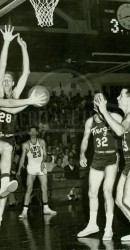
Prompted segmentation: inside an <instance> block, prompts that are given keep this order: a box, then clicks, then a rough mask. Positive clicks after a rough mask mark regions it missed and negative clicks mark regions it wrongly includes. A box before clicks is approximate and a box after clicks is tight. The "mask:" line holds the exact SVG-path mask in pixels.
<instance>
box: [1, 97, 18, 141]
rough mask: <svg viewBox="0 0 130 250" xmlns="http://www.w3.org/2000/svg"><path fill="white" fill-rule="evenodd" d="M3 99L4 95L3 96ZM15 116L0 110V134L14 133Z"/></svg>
mask: <svg viewBox="0 0 130 250" xmlns="http://www.w3.org/2000/svg"><path fill="white" fill-rule="evenodd" d="M4 98H5V99H7V98H6V96H5V97H4ZM15 121H16V116H15V115H13V114H11V113H8V112H5V111H2V110H0V134H1V136H7V137H8V136H9V135H12V134H14V131H15Z"/></svg>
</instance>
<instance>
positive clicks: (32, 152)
mask: <svg viewBox="0 0 130 250" xmlns="http://www.w3.org/2000/svg"><path fill="white" fill-rule="evenodd" d="M28 142H29V151H28V153H27V157H28V165H27V171H28V173H29V174H32V175H36V174H38V173H41V162H42V160H43V148H42V147H41V145H40V143H39V141H38V140H37V142H36V144H34V145H33V144H32V143H31V142H30V141H28ZM41 175H42V174H41Z"/></svg>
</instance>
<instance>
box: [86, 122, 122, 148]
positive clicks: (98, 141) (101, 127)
mask: <svg viewBox="0 0 130 250" xmlns="http://www.w3.org/2000/svg"><path fill="white" fill-rule="evenodd" d="M91 132H92V134H93V138H94V151H108V150H115V151H116V148H117V142H116V138H115V137H114V133H113V131H112V130H111V128H110V127H109V126H108V124H107V123H106V122H105V121H101V122H97V121H96V120H95V118H93V125H92V128H91Z"/></svg>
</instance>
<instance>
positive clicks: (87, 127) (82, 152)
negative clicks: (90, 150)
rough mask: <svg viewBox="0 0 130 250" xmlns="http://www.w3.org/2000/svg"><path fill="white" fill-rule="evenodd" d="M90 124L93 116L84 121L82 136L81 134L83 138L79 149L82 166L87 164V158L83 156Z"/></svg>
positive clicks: (89, 132)
mask: <svg viewBox="0 0 130 250" xmlns="http://www.w3.org/2000/svg"><path fill="white" fill-rule="evenodd" d="M92 124H93V117H91V118H89V119H88V120H87V121H86V123H85V131H84V136H83V140H82V143H81V149H80V165H81V166H82V167H86V166H87V159H86V157H85V152H86V150H87V147H88V140H89V137H90V134H91V128H92Z"/></svg>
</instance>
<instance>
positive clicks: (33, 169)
mask: <svg viewBox="0 0 130 250" xmlns="http://www.w3.org/2000/svg"><path fill="white" fill-rule="evenodd" d="M27 172H28V174H31V175H44V174H47V171H46V169H44V170H43V171H41V166H39V165H38V166H36V165H35V166H30V165H28V166H27Z"/></svg>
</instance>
